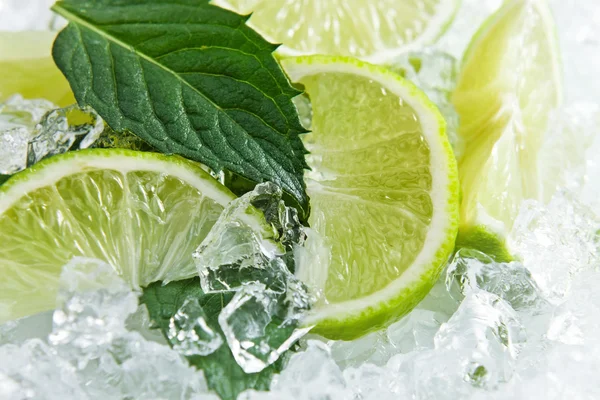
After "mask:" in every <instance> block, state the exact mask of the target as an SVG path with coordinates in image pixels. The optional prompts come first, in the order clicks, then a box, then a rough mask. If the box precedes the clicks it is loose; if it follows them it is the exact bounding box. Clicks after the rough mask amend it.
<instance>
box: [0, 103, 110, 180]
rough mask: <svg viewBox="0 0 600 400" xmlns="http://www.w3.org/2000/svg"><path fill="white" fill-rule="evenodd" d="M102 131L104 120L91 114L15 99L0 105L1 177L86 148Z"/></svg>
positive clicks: (77, 109) (90, 111)
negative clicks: (44, 160)
mask: <svg viewBox="0 0 600 400" xmlns="http://www.w3.org/2000/svg"><path fill="white" fill-rule="evenodd" d="M70 121H71V122H70ZM73 121H74V122H73ZM103 130H104V122H103V120H102V119H101V118H100V117H99V116H98V115H97V114H96V113H95V112H94V111H92V110H89V109H88V110H82V109H80V108H79V107H77V106H76V105H73V106H69V107H66V108H57V106H55V105H54V104H52V103H50V102H48V101H46V100H25V99H23V98H22V97H21V96H19V95H15V96H12V97H11V98H9V99H8V100H7V101H6V102H5V103H3V104H0V174H3V175H11V174H14V173H16V172H19V171H21V170H23V169H25V168H26V167H28V166H31V165H33V164H35V163H36V162H38V161H40V160H42V159H43V158H45V157H49V156H52V155H56V154H60V153H64V152H66V151H67V150H69V149H71V148H77V149H84V148H87V147H89V146H90V145H91V144H92V143H93V142H94V141H95V140H96V139H97V138H98V137H99V136H100V134H101V133H102V131H103Z"/></svg>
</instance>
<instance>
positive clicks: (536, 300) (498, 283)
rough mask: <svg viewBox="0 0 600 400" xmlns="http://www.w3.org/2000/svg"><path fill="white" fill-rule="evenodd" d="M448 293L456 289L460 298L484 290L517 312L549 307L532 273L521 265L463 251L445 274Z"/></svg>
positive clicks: (467, 250)
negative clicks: (456, 287) (499, 261)
mask: <svg viewBox="0 0 600 400" xmlns="http://www.w3.org/2000/svg"><path fill="white" fill-rule="evenodd" d="M446 282H447V283H446V284H447V286H448V291H449V292H453V286H454V285H457V286H458V288H459V290H460V292H461V296H464V295H465V294H467V293H469V292H471V291H473V290H484V291H486V292H488V293H492V294H495V295H496V296H498V297H500V298H501V299H503V300H505V301H507V302H508V303H509V304H510V305H511V307H512V308H513V309H515V310H527V309H531V310H534V309H538V308H540V307H543V306H545V305H546V301H545V299H544V298H543V297H542V295H541V293H540V289H539V288H538V287H537V284H536V283H535V282H534V280H533V278H532V277H531V273H530V272H529V271H528V270H527V269H526V268H525V267H524V266H523V265H521V264H520V263H518V262H511V263H497V262H495V261H494V260H493V259H492V258H491V257H489V256H487V255H486V254H484V253H482V252H479V251H476V250H472V249H461V250H459V251H458V252H457V253H456V255H455V256H454V258H453V260H452V262H451V263H450V265H449V266H448V270H447V273H446Z"/></svg>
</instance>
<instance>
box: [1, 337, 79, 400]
mask: <svg viewBox="0 0 600 400" xmlns="http://www.w3.org/2000/svg"><path fill="white" fill-rule="evenodd" d="M0 360H2V362H0V393H2V391H3V390H5V389H6V391H7V392H9V394H10V396H8V397H0V398H3V399H11V400H12V399H19V400H20V399H48V400H62V399H65V400H74V399H85V398H87V395H86V393H85V391H84V387H83V386H82V385H81V383H80V382H79V379H78V377H77V374H76V368H75V367H74V366H73V365H71V364H70V363H69V362H67V361H66V360H64V359H63V358H61V357H60V356H59V355H58V354H57V352H56V350H55V349H53V348H52V347H50V346H48V345H47V344H46V343H44V342H43V341H42V340H40V339H32V340H29V341H27V342H25V343H24V344H23V345H22V346H17V345H11V344H9V345H4V346H2V347H0ZM5 385H7V386H8V388H6V386H5Z"/></svg>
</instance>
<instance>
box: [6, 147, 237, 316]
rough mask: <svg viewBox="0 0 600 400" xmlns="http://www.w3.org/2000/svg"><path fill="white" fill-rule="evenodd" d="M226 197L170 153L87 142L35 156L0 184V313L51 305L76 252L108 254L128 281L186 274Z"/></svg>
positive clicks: (207, 178) (96, 255)
mask: <svg viewBox="0 0 600 400" xmlns="http://www.w3.org/2000/svg"><path fill="white" fill-rule="evenodd" d="M232 198H234V196H233V195H232V194H231V193H230V192H229V191H228V190H227V189H226V188H225V187H224V186H222V185H220V184H219V183H217V182H216V181H215V180H214V179H213V178H212V177H210V175H208V174H207V173H206V172H204V171H203V170H202V169H201V168H200V167H199V166H198V165H197V164H195V163H192V162H189V161H186V160H184V159H183V158H180V157H177V156H163V155H159V154H154V153H140V152H134V151H129V150H85V151H80V152H71V153H67V154H65V155H61V156H55V157H52V158H50V159H48V160H46V161H42V162H41V163H39V164H36V165H35V166H34V167H32V168H30V169H29V170H25V171H24V172H22V173H20V174H18V175H16V176H15V177H13V178H11V179H10V180H9V181H8V182H7V183H5V184H4V185H3V186H1V187H0V241H1V242H2V246H1V247H0V273H1V274H2V279H1V280H0V322H2V321H6V320H8V319H12V318H18V317H22V316H25V315H30V314H33V313H36V312H40V311H45V310H49V309H53V308H54V305H55V298H56V291H57V287H58V278H59V275H60V271H61V268H62V266H63V265H65V264H66V263H67V262H69V261H70V260H71V258H73V257H74V256H84V257H91V258H97V259H100V260H104V261H106V262H108V263H109V264H111V265H112V266H113V267H115V268H116V269H117V271H118V272H119V273H120V274H121V275H122V276H123V277H124V278H125V279H126V280H127V281H128V282H129V283H130V284H131V285H132V287H140V286H146V285H147V284H149V283H151V282H154V281H157V280H177V279H182V278H185V277H186V276H181V274H182V271H186V270H187V271H194V272H195V271H196V268H195V266H194V262H193V259H192V252H193V251H194V250H195V249H196V248H197V247H198V245H199V244H200V243H201V241H202V240H203V238H204V237H205V236H206V235H207V233H208V231H209V229H210V228H211V227H212V226H213V224H214V223H215V221H216V220H217V218H218V217H219V215H220V213H221V211H222V210H223V208H224V206H225V205H226V204H227V203H228V202H229V201H230V200H231V199H232ZM187 277H189V275H188V276H187Z"/></svg>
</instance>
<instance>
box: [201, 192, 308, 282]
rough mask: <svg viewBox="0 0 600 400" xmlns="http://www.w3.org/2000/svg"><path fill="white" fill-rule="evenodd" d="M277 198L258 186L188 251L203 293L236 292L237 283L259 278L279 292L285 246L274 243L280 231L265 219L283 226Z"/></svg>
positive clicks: (279, 195) (281, 235)
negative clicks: (197, 245)
mask: <svg viewBox="0 0 600 400" xmlns="http://www.w3.org/2000/svg"><path fill="white" fill-rule="evenodd" d="M281 195H282V194H281V189H279V188H278V187H277V186H275V185H273V184H269V183H267V184H261V185H258V186H257V187H256V189H255V190H254V191H252V192H250V193H248V194H246V195H244V196H242V197H240V198H239V199H236V200H234V201H232V202H231V203H230V204H229V205H228V206H227V208H226V209H225V210H224V211H223V213H222V214H221V216H220V217H219V219H218V220H217V222H216V223H215V225H214V226H213V228H212V229H211V231H210V232H209V234H208V235H207V236H206V238H205V239H204V241H203V242H202V243H201V244H200V246H199V247H198V250H197V251H196V252H195V253H194V260H195V263H196V267H197V268H198V273H199V275H200V282H201V285H202V290H203V291H204V292H206V293H209V292H214V291H222V290H237V289H240V288H241V285H242V284H243V283H246V282H258V281H259V277H264V278H263V279H264V283H266V284H267V287H268V288H269V289H270V290H273V291H276V292H278V293H283V292H285V279H286V275H288V274H289V271H287V267H286V265H285V263H284V262H283V257H284V256H285V254H286V248H285V246H284V244H283V243H282V242H281V241H280V239H282V238H283V235H284V234H285V232H284V231H283V229H282V231H278V229H277V226H276V225H275V224H274V223H271V221H272V220H271V221H269V218H272V219H276V220H277V223H278V225H279V227H282V226H284V225H286V222H285V221H281V220H278V218H279V215H280V214H279V210H280V209H279V205H280V204H281V203H280V202H281ZM254 203H256V204H257V205H260V206H261V208H260V209H259V208H257V207H255V205H254ZM284 207H285V206H284ZM273 209H275V210H276V211H275V212H273ZM263 212H264V215H263ZM298 224H299V223H298ZM286 229H288V228H286ZM286 232H287V230H286ZM288 236H289V233H288Z"/></svg>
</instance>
